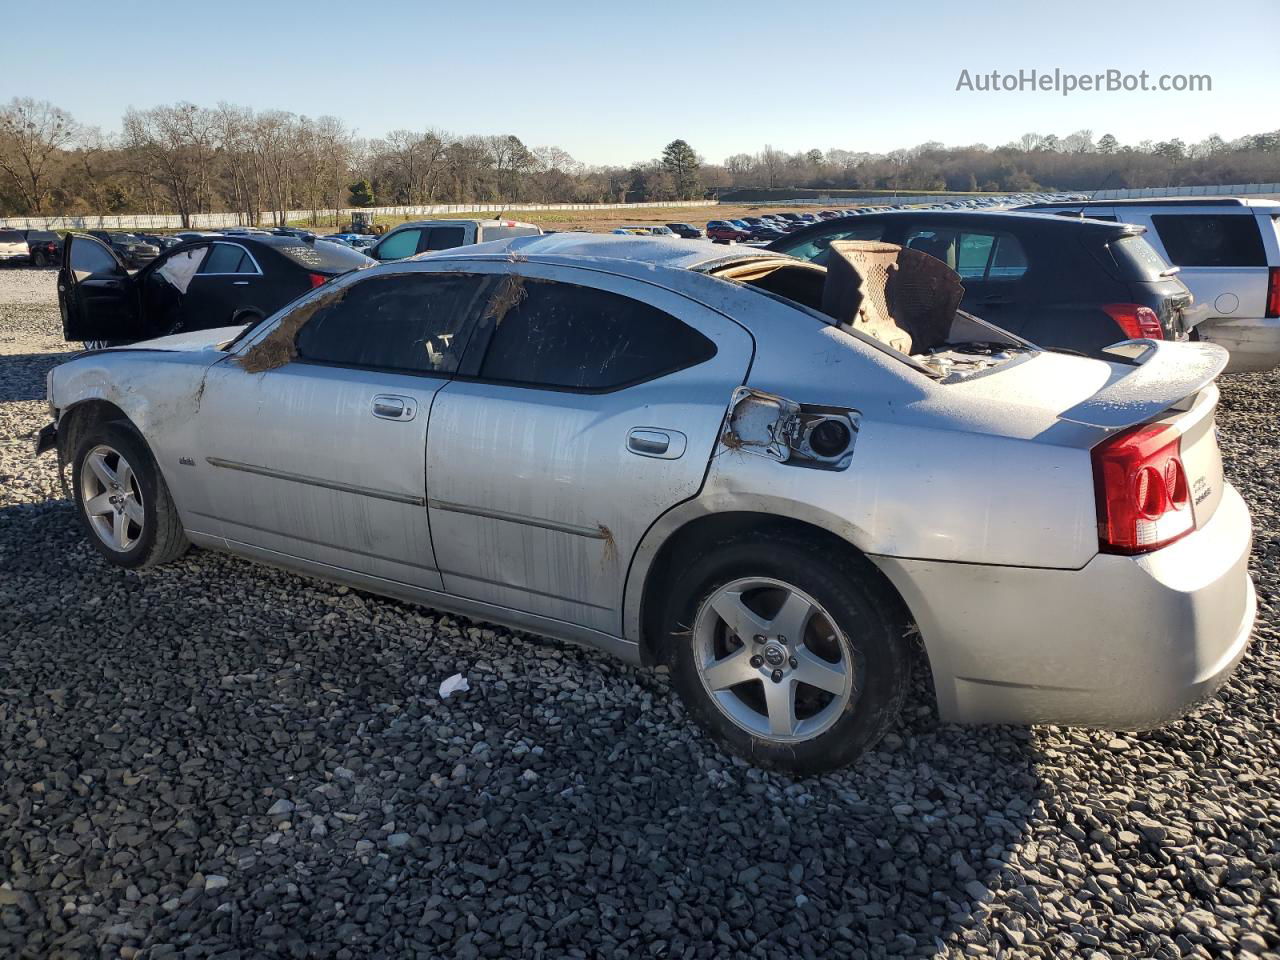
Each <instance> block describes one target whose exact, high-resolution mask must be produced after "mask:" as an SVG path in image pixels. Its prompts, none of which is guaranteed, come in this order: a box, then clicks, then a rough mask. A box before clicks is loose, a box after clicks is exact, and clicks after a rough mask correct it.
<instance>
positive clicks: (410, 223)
mask: <svg viewBox="0 0 1280 960" xmlns="http://www.w3.org/2000/svg"><path fill="white" fill-rule="evenodd" d="M467 223H474V224H475V225H476V226H478V227H536V226H537V224H536V223H525V222H524V221H523V220H472V219H468V218H462V219H458V220H406V221H405V222H404V223H398V224H396V225H395V226H394V227H392V228H391V230H388V231H387V233H391V232H393V231H395V230H399V229H401V228H402V227H456V226H461V225H462V224H467ZM384 236H385V234H384Z"/></svg>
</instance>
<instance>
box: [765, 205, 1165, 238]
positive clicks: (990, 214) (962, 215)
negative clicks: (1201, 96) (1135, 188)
mask: <svg viewBox="0 0 1280 960" xmlns="http://www.w3.org/2000/svg"><path fill="white" fill-rule="evenodd" d="M924 217H927V218H928V219H930V220H941V221H953V222H955V223H957V224H969V225H971V226H973V225H983V226H989V227H995V226H998V225H1000V224H1008V223H1010V222H1014V223H1021V224H1025V225H1027V226H1043V227H1048V229H1051V230H1058V229H1062V226H1061V225H1062V224H1064V223H1065V224H1071V226H1070V227H1068V228H1067V229H1075V230H1080V229H1086V230H1097V231H1100V232H1104V233H1110V234H1118V233H1142V232H1143V231H1144V230H1145V228H1144V227H1140V226H1137V225H1135V224H1132V223H1113V222H1110V221H1107V220H1089V219H1087V218H1086V219H1077V218H1073V217H1062V216H1059V215H1058V214H1056V213H1036V212H1032V211H1021V210H885V211H881V212H880V213H863V214H859V215H856V216H852V217H836V218H835V219H834V220H823V221H821V222H820V223H816V224H813V225H812V226H809V227H806V228H805V229H804V230H797V231H796V232H795V233H789V234H787V239H788V240H794V239H795V238H797V237H805V236H810V235H812V234H819V233H822V232H823V231H826V230H830V229H831V228H832V227H834V226H838V225H841V224H846V223H848V224H858V223H875V222H881V221H887V222H892V221H894V220H918V219H921V218H924ZM1049 224H1053V226H1049Z"/></svg>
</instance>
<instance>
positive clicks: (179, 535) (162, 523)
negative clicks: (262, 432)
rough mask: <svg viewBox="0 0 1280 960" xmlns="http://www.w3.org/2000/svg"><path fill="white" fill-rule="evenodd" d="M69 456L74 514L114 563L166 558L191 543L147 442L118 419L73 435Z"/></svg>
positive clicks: (137, 564)
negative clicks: (71, 449)
mask: <svg viewBox="0 0 1280 960" xmlns="http://www.w3.org/2000/svg"><path fill="white" fill-rule="evenodd" d="M77 439H78V442H77V443H76V449H75V451H74V453H73V455H72V460H71V481H72V490H73V491H74V495H75V501H76V513H77V514H78V515H79V517H80V523H81V525H82V526H83V527H84V529H85V533H86V534H88V537H89V542H90V543H91V544H93V547H94V549H96V550H97V551H98V552H99V553H100V554H102V555H103V556H104V557H105V558H106V559H107V560H108V561H109V562H111V563H113V564H115V565H116V566H118V567H125V568H128V569H140V568H143V567H152V566H156V565H158V564H161V563H168V562H169V561H170V560H176V559H178V557H180V556H182V555H183V554H184V553H185V552H186V551H187V548H188V547H190V546H191V544H190V541H188V540H187V537H186V534H185V533H183V530H182V522H181V520H180V519H179V518H178V511H177V508H176V507H175V506H174V504H173V498H172V497H171V496H170V494H169V488H168V486H166V485H165V482H164V477H162V476H161V475H160V471H159V469H158V468H157V467H156V464H155V460H154V459H153V458H152V456H151V452H150V451H149V450H148V449H147V446H146V444H145V443H144V442H143V441H142V439H141V438H140V437H139V436H138V434H137V433H136V432H134V431H133V430H132V429H131V428H130V427H129V426H128V425H127V424H125V423H122V422H120V421H113V422H102V423H96V424H94V425H92V426H91V427H89V428H88V429H87V430H85V432H84V433H83V434H82V435H81V436H80V437H78V438H77Z"/></svg>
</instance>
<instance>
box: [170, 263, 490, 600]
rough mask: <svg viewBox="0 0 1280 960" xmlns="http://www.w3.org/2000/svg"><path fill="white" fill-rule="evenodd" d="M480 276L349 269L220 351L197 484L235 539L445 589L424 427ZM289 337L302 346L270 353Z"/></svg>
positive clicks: (205, 406)
mask: <svg viewBox="0 0 1280 960" xmlns="http://www.w3.org/2000/svg"><path fill="white" fill-rule="evenodd" d="M485 282H486V280H485V278H483V277H475V276H469V275H465V274H459V273H444V272H431V271H423V270H416V271H412V272H405V273H392V274H386V273H383V274H378V275H375V276H369V277H360V278H355V279H354V281H351V282H347V283H341V284H338V285H335V286H332V287H327V288H325V289H324V290H319V291H317V292H316V293H315V294H313V295H311V296H310V297H308V298H304V299H303V300H302V301H300V302H299V304H298V305H297V306H295V307H294V308H293V309H292V310H291V311H290V312H288V313H285V314H283V315H282V317H281V318H280V320H279V323H278V325H276V324H273V325H272V327H271V328H270V330H265V329H264V332H263V333H262V334H258V335H255V336H254V337H252V338H250V341H248V342H247V344H246V347H245V348H243V349H244V351H245V352H244V353H242V354H240V355H239V356H238V357H237V358H231V359H228V360H227V361H224V362H222V363H219V364H216V365H215V366H214V367H213V368H212V369H211V370H210V372H209V375H208V376H207V378H206V381H205V387H204V392H203V395H202V397H201V405H200V436H201V457H202V459H201V462H200V463H198V464H195V468H196V470H197V471H198V474H197V478H198V482H194V483H193V487H195V489H197V491H198V493H197V496H198V498H199V503H197V504H196V505H195V506H194V507H193V508H192V512H193V513H194V514H195V515H196V516H197V517H198V518H199V520H200V522H201V523H203V524H205V525H206V527H205V531H206V532H208V533H210V534H211V535H214V536H221V537H225V538H226V539H227V540H228V541H229V542H230V543H231V545H232V546H233V547H235V546H236V545H245V546H249V547H254V548H257V549H258V550H265V551H270V552H272V553H275V554H282V555H285V556H291V557H298V558H302V559H304V560H309V561H313V562H315V563H321V564H325V565H327V566H330V567H334V568H340V569H346V570H353V571H356V572H358V573H362V574H366V575H369V576H374V577H379V578H381V579H384V580H390V581H395V582H399V583H406V584H410V585H412V586H417V587H424V588H427V589H439V588H440V585H441V581H440V574H439V573H438V571H437V569H436V562H435V557H434V553H433V551H432V547H431V535H430V529H429V526H428V517H427V510H426V482H427V479H426V469H425V459H426V438H427V425H428V422H429V418H430V415H431V407H432V401H433V398H434V397H435V396H436V393H437V391H438V390H439V389H440V388H441V386H443V385H444V384H445V383H446V382H448V379H449V378H450V377H451V376H453V374H454V371H455V370H456V369H457V361H458V359H459V358H460V357H461V355H462V351H463V349H464V348H465V345H466V339H467V337H468V336H469V335H470V331H471V329H472V327H473V321H474V317H475V313H476V311H477V308H478V306H479V304H480V302H481V300H480V297H481V292H482V289H483V286H484V284H485ZM298 311H302V313H301V317H299V316H298ZM299 324H301V326H300V328H299ZM294 330H296V336H295V335H293V333H292V332H293V331H294ZM273 338H274V339H273ZM290 344H291V345H292V349H294V350H296V357H294V358H293V359H292V360H289V361H288V362H285V363H283V364H280V365H271V364H276V363H278V361H279V360H280V359H282V358H287V357H288V349H289V345H290ZM280 347H284V348H285V349H284V350H283V351H282V350H280V349H279V348H280ZM255 351H257V352H256V353H255ZM268 354H271V355H273V356H274V359H273V360H263V359H262V358H263V357H264V356H266V355H268ZM255 358H257V359H256V360H255ZM263 363H266V364H268V365H269V368H268V369H265V370H260V369H259V368H260V366H261V364H263ZM246 365H247V366H248V367H249V369H246ZM250 370H254V371H258V372H250Z"/></svg>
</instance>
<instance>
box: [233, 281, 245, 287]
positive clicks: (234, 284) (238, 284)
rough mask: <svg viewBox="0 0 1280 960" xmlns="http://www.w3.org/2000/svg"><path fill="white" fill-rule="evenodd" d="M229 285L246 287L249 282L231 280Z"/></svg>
mask: <svg viewBox="0 0 1280 960" xmlns="http://www.w3.org/2000/svg"><path fill="white" fill-rule="evenodd" d="M231 285H232V286H233V287H247V286H248V285H249V281H248V280H232V281H231Z"/></svg>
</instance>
